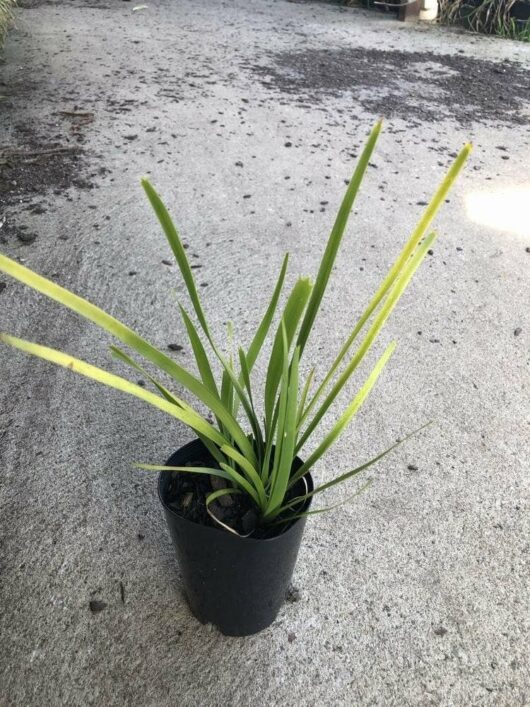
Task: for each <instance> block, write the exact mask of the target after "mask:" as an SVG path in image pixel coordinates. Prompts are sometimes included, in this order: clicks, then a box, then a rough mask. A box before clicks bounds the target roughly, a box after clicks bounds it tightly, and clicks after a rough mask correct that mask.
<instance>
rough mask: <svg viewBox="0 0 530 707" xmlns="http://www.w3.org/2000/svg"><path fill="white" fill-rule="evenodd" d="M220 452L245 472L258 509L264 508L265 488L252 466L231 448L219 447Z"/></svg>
mask: <svg viewBox="0 0 530 707" xmlns="http://www.w3.org/2000/svg"><path fill="white" fill-rule="evenodd" d="M221 451H222V452H224V453H225V454H226V455H227V456H228V457H230V458H231V459H233V460H234V461H235V462H236V463H237V464H239V466H240V467H241V469H242V470H243V471H244V472H245V474H246V476H247V478H248V480H249V482H250V483H251V484H252V485H253V486H254V488H255V489H256V493H257V494H258V499H259V504H258V505H259V506H260V508H264V507H265V504H266V500H267V499H266V496H265V487H264V486H263V482H262V480H261V478H260V476H259V474H258V472H257V471H256V469H255V468H254V467H253V466H252V464H251V463H250V462H249V461H248V459H246V458H245V457H244V456H243V455H242V454H240V453H239V452H237V451H236V450H235V449H233V448H232V447H229V446H228V445H227V446H223V447H221Z"/></svg>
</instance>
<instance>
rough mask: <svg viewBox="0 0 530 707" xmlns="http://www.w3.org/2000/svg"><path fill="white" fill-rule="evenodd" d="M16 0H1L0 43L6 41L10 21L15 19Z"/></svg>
mask: <svg viewBox="0 0 530 707" xmlns="http://www.w3.org/2000/svg"><path fill="white" fill-rule="evenodd" d="M14 5H15V0H0V45H2V44H3V43H4V39H5V35H6V32H7V28H8V26H9V23H10V22H11V20H12V19H13V7H14Z"/></svg>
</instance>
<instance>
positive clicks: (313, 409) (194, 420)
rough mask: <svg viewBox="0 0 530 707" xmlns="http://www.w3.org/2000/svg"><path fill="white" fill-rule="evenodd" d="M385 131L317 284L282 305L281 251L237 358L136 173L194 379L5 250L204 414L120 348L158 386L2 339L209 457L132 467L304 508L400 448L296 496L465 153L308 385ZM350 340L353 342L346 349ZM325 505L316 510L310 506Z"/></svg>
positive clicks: (265, 518)
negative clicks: (167, 424) (350, 227)
mask: <svg viewBox="0 0 530 707" xmlns="http://www.w3.org/2000/svg"><path fill="white" fill-rule="evenodd" d="M380 130H381V121H379V122H378V123H377V124H376V126H375V127H374V129H373V130H372V132H371V134H370V136H369V139H368V141H367V144H366V146H365V148H364V150H363V152H362V154H361V156H360V158H359V162H358V164H357V167H356V169H355V172H354V174H353V176H352V179H351V181H350V183H349V185H348V188H347V190H346V194H345V196H344V199H343V201H342V204H341V206H340V209H339V212H338V215H337V217H336V220H335V223H334V226H333V228H332V231H331V234H330V236H329V239H328V242H327V245H326V247H325V249H324V253H323V256H322V260H321V262H320V266H319V270H318V273H317V275H316V278H315V281H314V282H312V281H311V280H310V279H309V278H306V277H302V278H300V279H298V280H297V281H296V282H295V284H294V286H293V288H292V290H291V292H290V293H289V294H288V295H287V297H286V300H285V304H284V305H283V306H282V307H279V303H280V297H281V292H282V289H283V285H284V280H285V275H286V271H287V262H288V256H285V258H284V260H283V263H282V266H281V268H280V273H279V276H278V279H277V282H276V285H275V287H274V289H273V292H272V296H271V299H270V303H269V305H268V307H267V309H266V311H265V313H264V315H263V317H262V319H261V322H260V324H259V325H258V327H257V329H256V332H255V334H254V337H253V338H252V341H251V342H250V345H249V346H248V347H245V348H243V347H242V346H240V347H239V348H238V350H237V355H233V354H232V351H231V348H232V347H231V343H230V344H229V346H228V347H226V348H225V350H222V349H221V347H219V346H218V344H217V343H216V341H215V340H214V336H213V334H212V331H211V329H210V326H209V325H208V322H207V316H206V313H205V311H204V308H203V306H202V303H201V301H200V298H199V293H198V290H197V288H196V285H195V281H194V277H193V270H192V268H191V266H190V264H189V262H188V259H187V256H186V251H185V249H184V246H183V244H182V241H181V239H180V236H179V234H178V232H177V230H176V228H175V226H174V224H173V221H172V219H171V217H170V215H169V213H168V211H167V210H166V208H165V206H164V204H163V203H162V201H161V199H160V197H159V196H158V194H157V192H156V191H155V189H154V188H153V187H152V186H151V184H150V183H149V182H148V181H147V180H143V187H144V189H145V192H146V194H147V197H148V199H149V201H150V203H151V205H152V207H153V209H154V211H155V213H156V215H157V217H158V220H159V222H160V224H161V226H162V229H163V231H164V233H165V235H166V237H167V240H168V242H169V245H170V247H171V249H172V251H173V253H174V255H175V259H176V261H177V263H178V266H179V269H180V272H181V275H182V279H183V281H184V284H185V288H186V291H187V294H188V296H189V300H190V302H191V306H192V308H193V312H194V316H193V318H192V316H190V312H189V311H187V309H186V308H185V306H184V305H182V304H179V309H180V314H181V317H182V321H183V324H184V327H185V329H186V331H187V335H188V337H189V341H190V346H191V349H192V351H193V354H194V356H195V361H196V366H197V373H198V375H197V374H195V373H192V372H190V371H188V370H186V369H185V368H183V367H182V366H181V365H180V364H179V363H177V362H176V361H175V360H173V359H172V358H170V357H169V356H167V355H166V354H165V353H163V352H162V351H160V350H158V349H157V348H155V347H154V346H153V345H152V344H150V343H149V342H148V341H146V339H144V338H143V337H141V336H140V335H139V334H137V333H136V332H134V331H133V330H132V329H130V328H129V327H128V326H126V325H125V324H123V323H121V322H120V321H118V320H117V319H115V318H114V317H112V316H111V315H109V314H107V313H106V312H104V311H103V310H101V309H99V308H98V307H96V306H95V305H93V304H91V303H90V302H88V301H87V300H85V299H83V298H81V297H79V296H78V295H75V294H73V293H72V292H69V291H68V290H66V289H64V288H63V287H61V286H59V285H57V284H55V283H54V282H51V281H50V280H47V279H46V278H44V277H42V276H41V275H38V274H36V273H34V272H33V271H31V270H29V269H28V268H26V267H24V266H23V265H21V264H20V263H17V262H15V261H14V260H11V259H9V258H7V257H6V256H3V255H0V271H2V272H4V273H7V274H8V275H11V276H12V277H14V278H16V279H17V280H19V281H20V282H22V283H24V284H26V285H29V286H30V287H32V288H33V289H35V290H37V291H38V292H41V293H42V294H44V295H46V296H48V297H49V298H51V299H53V300H55V301H57V302H60V303H62V304H63V305H65V306H66V307H69V308H70V309H72V310H73V311H74V312H77V313H78V314H80V315H81V316H83V317H85V318H86V319H88V320H90V321H92V322H93V323H95V324H97V325H98V326H100V327H101V328H102V329H104V330H106V331H107V332H108V333H110V334H112V335H113V336H114V337H116V338H117V339H118V340H120V341H121V342H122V343H123V344H125V345H126V346H128V347H129V349H132V350H133V351H134V352H136V354H138V355H140V356H141V357H142V358H143V359H145V360H146V361H147V362H149V363H151V364H154V366H155V367H157V368H158V369H160V370H161V371H163V372H164V373H165V374H167V375H168V376H169V378H171V379H172V381H173V383H174V384H177V386H178V387H182V388H184V389H186V390H187V391H188V393H190V394H191V395H192V396H193V397H194V398H195V399H196V400H197V401H198V402H199V403H201V404H202V405H203V406H205V407H206V408H207V409H208V410H209V411H210V413H211V419H209V418H208V416H206V415H204V414H203V413H201V411H200V410H198V409H196V408H195V407H193V406H192V405H190V404H189V403H188V402H186V401H185V400H183V399H182V398H181V397H179V395H180V393H179V392H173V391H171V390H169V389H168V388H167V387H166V385H165V384H164V383H162V382H161V381H160V380H159V379H158V378H155V376H154V375H152V374H151V373H150V372H148V371H146V370H145V369H144V367H143V366H142V365H141V364H140V363H139V362H138V361H137V360H135V359H133V358H132V356H131V355H130V354H129V353H127V352H126V351H124V350H122V349H121V348H118V347H117V346H114V345H113V346H111V351H112V353H113V355H114V356H115V357H117V358H118V359H119V360H120V361H122V362H124V363H126V364H127V365H129V366H131V367H132V368H133V369H134V370H136V371H140V372H141V373H142V375H143V376H144V377H145V378H146V379H147V380H149V381H150V382H151V384H152V385H153V392H151V391H149V390H146V389H145V388H143V387H141V386H139V385H136V384H134V383H132V382H130V381H128V380H126V379H125V378H122V377H120V376H117V375H115V374H114V373H110V372H108V371H105V370H103V369H101V368H96V367H95V366H93V365H91V364H89V363H86V362H84V361H80V360H79V359H76V358H74V357H73V356H71V355H69V354H65V353H62V352H60V351H57V350H55V349H51V348H48V347H46V346H42V345H40V344H35V343H31V342H29V341H25V340H23V339H19V338H16V337H14V336H10V335H8V334H0V340H1V341H3V342H4V343H6V344H10V345H11V346H14V347H15V348H18V349H21V350H22V351H26V352H28V353H31V354H34V355H36V356H39V357H41V358H44V359H46V360H48V361H51V362H53V363H55V364H58V365H60V366H64V367H65V368H68V369H70V370H72V371H75V372H77V373H79V374H81V375H83V376H86V377H88V378H92V379H94V380H96V381H98V382H99V383H102V384H104V385H107V386H110V387H112V388H115V389H117V390H121V391H122V392H125V393H129V394H130V395H134V396H136V397H137V398H140V399H141V400H143V401H144V402H147V403H149V404H150V405H152V406H154V407H156V408H158V409H160V410H162V411H163V412H165V413H167V414H169V415H170V416H172V417H173V418H176V419H177V420H179V421H180V422H183V423H184V424H185V425H187V426H188V427H190V428H191V429H192V430H193V431H194V432H195V433H196V434H197V435H198V437H199V438H200V439H201V440H202V441H203V443H204V445H205V446H206V448H207V449H208V451H209V452H210V455H211V457H212V459H213V460H215V464H212V466H211V468H204V467H200V466H197V467H188V466H186V467H159V466H156V465H139V466H140V467H141V468H144V469H151V470H158V469H165V470H167V469H172V470H174V471H176V472H186V473H197V474H210V475H213V476H216V477H220V478H221V479H222V480H223V482H224V486H223V488H220V489H216V490H212V493H210V494H209V496H208V497H207V500H206V502H207V505H208V504H210V503H211V502H212V501H213V500H215V499H217V498H219V497H220V496H222V495H227V494H246V495H247V496H248V497H250V499H251V500H252V501H253V502H254V504H255V506H256V509H257V512H258V515H259V518H260V523H261V524H262V525H268V524H274V523H278V522H285V519H287V520H292V519H294V518H296V517H297V511H296V509H300V507H301V506H303V504H304V503H305V502H306V501H307V500H308V499H309V497H311V496H313V495H314V494H317V493H320V492H322V491H325V490H326V489H328V488H330V487H331V486H334V485H335V484H338V483H341V482H344V481H346V480H347V479H350V478H351V477H353V476H355V475H357V474H358V473H360V472H361V471H363V470H364V469H366V468H367V467H368V466H370V465H371V464H374V463H375V462H377V461H378V460H379V459H381V458H382V457H383V456H384V455H385V454H387V453H388V452H389V451H391V449H394V447H395V446H396V444H394V445H393V446H392V447H391V448H390V449H387V450H386V451H384V452H381V453H380V454H378V455H377V456H376V457H374V458H373V459H371V460H369V461H367V462H365V463H364V464H362V465H361V466H359V467H357V468H355V469H351V470H349V471H344V472H343V473H340V474H339V475H338V476H336V477H335V478H333V479H331V480H330V481H327V482H326V483H323V484H321V485H320V486H317V487H316V488H315V489H314V490H313V491H309V490H308V489H306V493H305V494H304V495H302V496H300V495H298V496H296V497H295V498H294V499H293V498H292V494H293V493H294V492H295V491H294V489H295V486H296V485H297V484H298V482H299V481H300V480H301V479H303V478H304V476H305V475H306V474H307V473H308V472H309V471H310V469H311V468H312V467H313V465H314V464H315V463H316V462H318V461H319V460H320V458H321V457H322V456H323V455H324V454H325V453H326V452H327V451H328V449H329V448H330V447H331V446H332V445H333V444H334V443H335V442H336V441H337V439H338V438H339V437H340V435H341V434H342V433H343V432H344V431H345V430H346V428H347V427H348V425H349V424H350V423H351V422H352V420H353V418H354V417H355V415H356V413H357V412H358V411H359V409H360V407H361V406H362V404H363V403H364V401H365V400H366V398H367V397H368V395H369V393H370V391H371V390H372V388H373V387H374V385H375V383H376V381H377V379H378V377H379V375H380V374H381V372H382V371H383V369H384V368H385V366H386V364H387V363H388V361H389V359H390V357H391V355H392V353H393V351H394V348H395V346H396V343H395V342H392V343H390V344H389V345H388V346H387V347H386V350H385V351H384V353H383V354H382V356H381V357H380V358H379V360H378V361H377V363H376V364H375V366H374V368H373V370H372V371H371V373H370V374H369V375H368V376H367V378H366V379H365V381H364V383H363V384H362V385H361V386H360V388H359V390H358V391H357V393H356V394H355V395H354V397H353V399H352V400H351V402H350V403H349V404H348V405H347V406H346V408H345V409H344V410H343V411H342V412H340V413H339V414H338V415H337V416H336V418H335V421H334V423H333V424H332V426H331V430H330V431H329V432H327V433H326V434H324V435H321V438H320V440H318V441H317V442H316V443H315V444H311V446H312V451H311V452H310V453H309V454H308V455H307V457H306V458H305V461H304V462H303V463H302V465H301V466H300V467H297V466H296V463H295V460H296V457H297V456H298V455H299V454H300V453H301V452H302V450H303V448H304V447H305V445H306V444H307V443H308V442H311V443H312V442H313V439H314V435H315V432H317V431H319V429H320V426H321V424H320V423H321V421H322V419H323V417H324V415H326V414H327V413H328V411H329V410H330V409H331V407H332V405H333V404H334V403H335V402H336V400H337V398H338V397H339V394H340V393H341V391H343V389H344V388H345V386H346V384H347V383H348V382H349V381H350V379H351V378H352V375H353V374H354V372H355V371H356V370H357V369H358V368H359V366H360V364H361V363H362V361H363V360H364V359H365V357H366V355H367V354H368V352H369V351H370V349H371V348H372V346H373V344H374V343H375V341H376V339H377V338H378V335H379V334H380V332H381V329H382V328H383V326H384V324H385V322H386V321H387V319H388V317H389V316H390V314H391V312H392V311H393V309H394V307H395V306H396V304H397V303H398V301H399V300H400V298H401V296H402V295H403V293H404V291H405V289H406V288H407V286H408V284H409V282H410V280H411V278H412V276H413V275H414V273H415V271H416V270H417V268H418V267H419V265H420V264H421V262H422V261H423V259H424V258H425V256H426V254H427V253H428V251H429V250H430V248H432V245H433V243H434V241H435V239H436V233H434V232H432V233H430V232H429V230H428V229H429V227H430V224H431V222H432V220H433V218H434V216H435V215H436V212H437V211H438V209H439V207H440V206H441V205H442V204H443V203H444V200H445V199H446V197H447V194H448V191H449V189H450V187H451V185H452V183H453V182H454V180H455V179H456V176H457V175H458V173H459V171H460V170H461V168H462V166H463V165H464V163H465V161H466V159H467V156H468V154H469V151H470V149H471V147H470V146H469V145H466V146H465V147H464V148H463V149H462V151H461V152H460V154H459V156H458V157H457V158H456V160H455V162H454V164H453V165H452V167H451V168H450V169H449V172H448V173H447V175H446V177H445V179H444V180H443V181H442V183H441V184H440V186H439V188H438V189H437V191H436V192H435V194H434V196H433V198H432V200H431V202H430V203H429V204H428V206H427V208H426V209H425V212H424V213H423V215H422V217H421V219H420V221H419V222H418V224H417V226H416V228H415V229H414V230H413V232H412V235H411V236H410V238H409V239H408V241H407V243H406V244H405V246H404V247H403V250H402V251H401V253H400V255H399V256H398V258H397V259H396V261H395V262H394V264H393V265H392V267H391V268H390V270H389V271H388V273H387V275H386V277H385V278H384V280H383V282H382V283H381V285H380V286H379V288H378V290H377V292H376V293H375V295H374V296H373V297H372V299H371V300H370V302H369V303H368V305H367V307H366V309H365V311H364V312H363V314H362V315H361V317H360V319H359V320H358V321H357V323H356V324H355V326H354V327H353V329H352V331H351V333H350V335H349V336H348V338H347V339H346V341H345V342H344V344H343V345H342V347H341V348H340V350H339V351H338V353H337V355H336V358H335V360H334V362H333V364H332V365H331V367H330V368H329V370H328V371H325V372H324V374H323V375H322V374H321V375H320V376H315V378H318V380H319V383H318V385H316V386H313V385H312V384H313V379H314V374H315V369H314V368H312V369H311V371H310V373H309V375H308V377H307V378H306V380H305V381H303V380H301V375H300V373H301V369H300V361H301V359H302V356H303V354H304V353H305V352H306V345H307V343H308V339H309V337H310V334H311V332H312V330H313V327H314V323H315V319H316V317H317V314H318V311H319V308H320V304H321V301H322V298H323V296H324V293H325V290H326V287H327V284H328V281H329V278H330V275H331V272H332V269H333V265H334V263H335V260H336V257H337V254H338V251H339V247H340V244H341V241H342V238H343V235H344V232H345V227H346V223H347V221H348V218H349V215H350V212H351V209H352V205H353V203H354V200H355V197H356V195H357V193H358V190H359V187H360V185H361V181H362V179H363V177H364V174H365V172H366V169H367V167H368V164H369V161H370V158H371V155H372V153H373V150H374V148H375V144H376V142H377V139H378V137H379V133H380ZM275 318H276V324H275V325H274V329H273V336H272V341H271V347H270V354H269V359H268V367H267V373H266V378H265V381H264V386H263V389H262V394H260V395H257V394H256V393H257V390H256V383H255V381H254V380H253V378H252V369H253V367H254V364H255V362H256V360H257V358H258V356H259V355H260V353H261V352H262V350H263V348H264V347H263V345H264V343H265V341H266V339H267V335H268V333H269V331H270V330H271V326H272V325H273V321H274V320H275ZM232 336H233V333H232ZM232 336H230V337H229V338H230V339H231V338H232ZM358 339H360V341H359V343H357V340H358ZM354 343H355V344H356V346H355V351H354V352H353V353H352V348H353V344H354ZM216 367H217V368H220V371H221V377H220V380H216V377H215V376H214V370H215V369H216ZM314 388H316V389H314ZM177 391H178V388H177ZM239 412H241V415H240V414H238V413H239ZM304 456H305V455H304ZM290 494H291V495H290ZM320 510H322V509H318V510H317V511H311V512H319V511H320Z"/></svg>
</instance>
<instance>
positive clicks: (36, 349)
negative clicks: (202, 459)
mask: <svg viewBox="0 0 530 707" xmlns="http://www.w3.org/2000/svg"><path fill="white" fill-rule="evenodd" d="M0 341H3V342H4V343H5V344H9V345H10V346H13V347H14V348H17V349H20V350H21V351H25V352H26V353H30V354H33V355H34V356H38V357H40V358H43V359H45V360H46V361H50V362H51V363H55V364H57V365H58V366H62V367H63V368H68V369H69V370H71V371H74V372H75V373H79V374H80V375H82V376H85V377H86V378H92V379H93V380H95V381H97V382H98V383H103V384H104V385H107V386H109V387H111V388H116V389H117V390H121V391H122V392H124V393H129V395H134V396H135V397H137V398H140V400H144V401H145V402H147V403H149V404H150V405H153V406H154V407H157V408H159V409H160V410H163V411H164V412H166V413H168V414H169V415H171V416H172V417H176V418H177V420H180V421H181V422H184V424H186V425H188V427H191V428H192V429H194V430H196V431H197V432H200V433H201V434H203V435H204V436H205V437H207V438H208V439H210V440H211V441H212V442H214V443H215V444H217V445H218V446H219V447H221V446H223V445H224V444H225V443H226V440H225V439H224V437H223V436H222V435H221V434H220V433H219V432H218V431H217V430H216V429H215V428H214V427H212V426H211V425H210V424H209V423H208V422H207V421H206V420H205V419H204V418H203V417H201V416H200V415H199V414H198V413H196V412H194V411H192V410H191V409H186V410H184V409H183V408H181V407H179V406H177V405H174V404H173V403H170V402H168V401H167V400H165V399H164V398H161V397H159V396H158V395H155V394H154V393H151V392H149V391H148V390H145V388H142V387H141V386H139V385H136V384H135V383H131V382H130V381H128V380H126V379H125V378H121V377H120V376H116V375H114V373H109V372H108V371H104V370H103V369H101V368H97V367H96V366H92V365H91V364H90V363H86V362H85V361H81V360H80V359H77V358H74V357H73V356H70V355H69V354H66V353H63V352H62V351H57V350H56V349H50V348H48V347H47V346H41V345H40V344H35V343H33V342H31V341H25V340H24V339H19V338H17V337H15V336H10V335H9V334H3V333H2V334H0Z"/></svg>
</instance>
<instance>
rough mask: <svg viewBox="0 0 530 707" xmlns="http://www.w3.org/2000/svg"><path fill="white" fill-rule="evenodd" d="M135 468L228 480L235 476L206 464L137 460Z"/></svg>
mask: <svg viewBox="0 0 530 707" xmlns="http://www.w3.org/2000/svg"><path fill="white" fill-rule="evenodd" d="M133 466H134V467H135V469H142V470H144V471H180V472H183V473H190V474H208V476H218V477H219V478H220V479H226V480H227V481H234V479H233V477H232V476H231V475H230V474H229V473H227V472H226V471H223V470H222V469H216V468H215V467H206V466H164V465H163V464H139V463H138V462H135V463H134V464H133Z"/></svg>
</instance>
